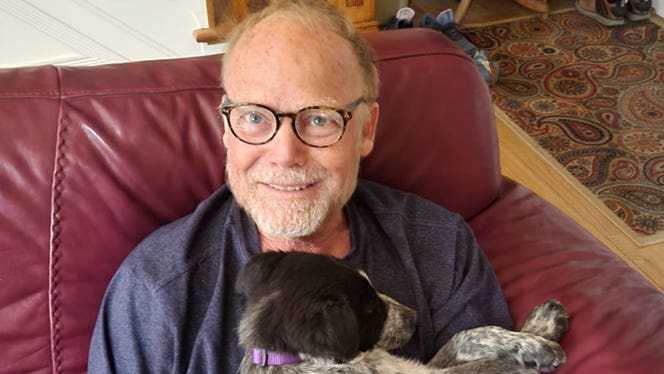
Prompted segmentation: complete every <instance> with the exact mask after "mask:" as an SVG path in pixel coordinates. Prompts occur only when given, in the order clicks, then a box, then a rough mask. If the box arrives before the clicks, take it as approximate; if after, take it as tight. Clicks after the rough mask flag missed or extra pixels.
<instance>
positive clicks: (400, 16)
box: [385, 7, 415, 29]
mask: <svg viewBox="0 0 664 374" xmlns="http://www.w3.org/2000/svg"><path fill="white" fill-rule="evenodd" d="M413 17H415V10H413V8H409V7H403V8H401V9H399V10H398V11H397V14H396V15H395V16H392V17H391V18H390V21H389V22H388V23H387V25H385V28H386V29H408V28H411V27H413Z"/></svg>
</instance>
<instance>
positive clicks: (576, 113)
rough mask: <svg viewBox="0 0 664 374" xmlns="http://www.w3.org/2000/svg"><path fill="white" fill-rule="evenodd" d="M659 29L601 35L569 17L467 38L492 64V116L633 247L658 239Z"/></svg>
mask: <svg viewBox="0 0 664 374" xmlns="http://www.w3.org/2000/svg"><path fill="white" fill-rule="evenodd" d="M662 25H664V23H662V19H661V18H657V17H653V19H651V20H649V21H645V22H639V23H635V22H629V21H628V22H626V23H625V25H623V26H617V27H611V28H609V27H605V26H602V25H601V24H599V23H597V22H595V21H593V20H591V19H589V18H587V17H584V16H582V15H580V14H579V13H577V12H567V13H560V14H554V15H549V16H548V17H547V18H530V19H526V20H521V21H516V22H512V23H506V24H499V25H492V26H487V27H484V28H480V29H473V30H471V31H468V32H466V33H465V34H466V36H467V37H468V38H469V39H470V40H471V41H472V42H473V43H474V44H476V45H477V46H478V47H479V48H482V49H487V50H489V51H490V56H492V57H493V59H494V60H496V61H499V63H500V78H499V80H498V83H497V84H496V85H494V86H493V87H492V90H491V92H492V96H493V99H494V103H495V105H496V109H497V111H498V112H499V114H500V115H503V116H506V117H507V118H508V119H509V120H508V121H506V122H508V123H509V122H513V123H512V124H510V125H512V126H513V125H514V124H516V125H518V127H519V128H520V129H521V130H522V131H523V132H525V133H526V134H528V136H529V137H530V138H532V139H533V140H534V142H535V143H536V144H538V145H539V149H540V150H541V151H542V150H544V152H548V153H549V154H550V155H551V156H552V157H553V158H554V159H555V160H556V161H557V162H558V163H559V164H560V165H562V167H564V169H566V170H567V172H568V174H569V176H570V178H572V177H571V176H573V178H575V179H576V180H578V182H580V183H581V184H582V185H583V186H585V187H586V188H587V189H588V190H589V191H591V192H592V195H593V196H595V198H596V199H595V200H596V201H601V202H602V203H603V204H604V205H605V206H606V208H608V209H609V210H610V211H612V212H613V214H611V213H608V214H609V215H610V216H611V217H612V218H613V219H615V220H616V221H617V222H618V225H619V226H621V227H622V228H623V230H625V232H626V233H628V234H629V235H630V236H631V237H632V238H633V239H634V240H635V241H636V242H637V243H639V244H650V243H653V242H657V241H660V240H664V28H662ZM510 120H511V121H510ZM606 208H604V207H603V208H602V209H604V210H606Z"/></svg>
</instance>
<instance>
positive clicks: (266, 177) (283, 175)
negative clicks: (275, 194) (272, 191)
mask: <svg viewBox="0 0 664 374" xmlns="http://www.w3.org/2000/svg"><path fill="white" fill-rule="evenodd" d="M247 177H248V179H249V181H251V182H253V183H255V182H263V183H274V184H312V183H314V182H317V181H320V180H322V179H325V178H326V177H328V172H327V171H326V170H325V169H322V168H313V169H312V168H309V169H304V168H302V167H292V168H286V169H284V168H256V169H251V170H249V172H248V173H247Z"/></svg>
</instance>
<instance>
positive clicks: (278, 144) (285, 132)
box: [266, 116, 310, 167]
mask: <svg viewBox="0 0 664 374" xmlns="http://www.w3.org/2000/svg"><path fill="white" fill-rule="evenodd" d="M277 120H278V121H280V122H281V125H280V126H279V130H277V133H276V134H275V135H274V138H273V139H272V140H271V141H270V142H269V143H267V144H266V146H269V147H270V162H272V163H275V164H277V165H279V166H282V167H290V166H296V165H298V166H301V165H303V164H304V162H305V161H306V158H307V156H308V153H309V148H310V147H309V146H308V145H306V144H304V143H303V142H302V141H301V140H300V139H299V138H298V137H297V134H296V133H295V128H294V127H293V118H292V117H288V116H283V117H280V118H278V119H277Z"/></svg>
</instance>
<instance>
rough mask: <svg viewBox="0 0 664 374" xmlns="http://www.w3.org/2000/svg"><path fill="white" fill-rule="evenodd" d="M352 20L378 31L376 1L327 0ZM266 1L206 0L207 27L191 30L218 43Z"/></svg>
mask: <svg viewBox="0 0 664 374" xmlns="http://www.w3.org/2000/svg"><path fill="white" fill-rule="evenodd" d="M328 1H330V2H331V3H333V4H334V5H335V6H336V7H337V8H338V9H339V10H341V11H342V12H344V13H345V14H346V15H348V17H349V18H350V19H351V20H352V21H353V23H354V24H355V27H357V29H358V30H359V31H361V32H366V31H376V30H378V22H377V21H376V19H375V7H376V4H375V0H328ZM268 2H269V0H206V6H207V16H208V25H209V26H208V27H207V28H204V29H198V30H195V31H194V37H195V38H196V41H197V42H201V43H208V44H214V43H221V42H223V41H224V38H225V37H226V35H227V34H228V33H229V32H230V31H231V29H232V28H233V27H234V26H235V25H236V24H237V23H238V22H240V21H241V20H243V19H244V18H245V17H246V16H247V15H248V14H249V13H251V12H255V11H258V10H260V9H262V8H263V7H264V6H265V5H267V3H268Z"/></svg>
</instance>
